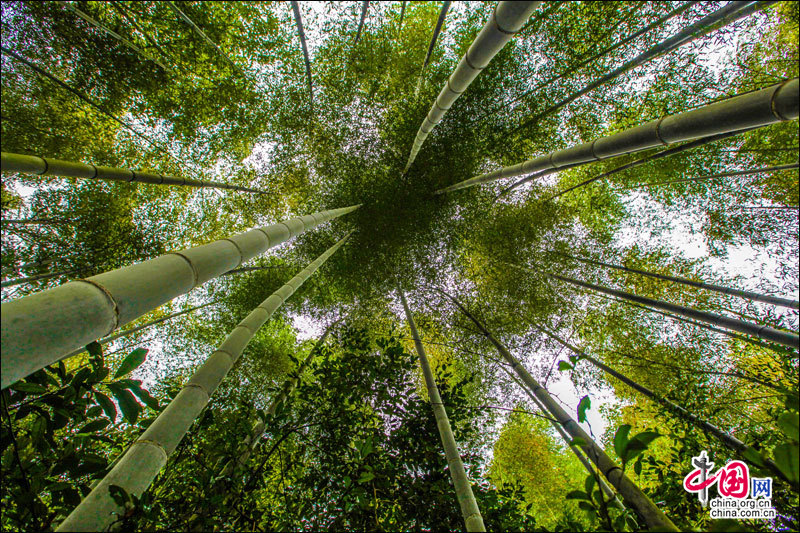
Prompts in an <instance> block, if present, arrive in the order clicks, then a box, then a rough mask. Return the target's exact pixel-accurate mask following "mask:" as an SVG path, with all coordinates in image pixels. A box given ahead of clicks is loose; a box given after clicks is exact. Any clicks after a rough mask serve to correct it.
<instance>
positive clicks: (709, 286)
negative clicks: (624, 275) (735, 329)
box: [557, 252, 800, 309]
mask: <svg viewBox="0 0 800 533" xmlns="http://www.w3.org/2000/svg"><path fill="white" fill-rule="evenodd" d="M557 253H558V255H562V256H564V257H567V258H569V259H573V260H575V261H580V262H581V263H588V264H590V265H597V266H603V267H607V268H613V269H615V270H621V271H623V272H629V273H633V274H639V275H642V276H647V277H650V278H655V279H660V280H664V281H672V282H675V283H680V284H682V285H689V286H690V287H697V288H698V289H705V290H709V291H714V292H720V293H722V294H727V295H730V296H737V297H739V298H746V299H748V300H753V301H756V302H762V303H765V304H771V305H780V306H781V307H789V308H791V309H800V302H798V301H796V300H789V299H787V298H779V297H777V296H770V295H768V294H760V293H757V292H752V291H744V290H741V289H732V288H730V287H723V286H722V285H715V284H713V283H704V282H702V281H692V280H690V279H686V278H679V277H677V276H668V275H666V274H656V273H655V272H647V271H646V270H638V269H636V268H628V267H624V266H620V265H613V264H611V263H604V262H603V261H597V260H595V259H584V258H582V257H576V256H574V255H569V254H565V253H562V252H557Z"/></svg>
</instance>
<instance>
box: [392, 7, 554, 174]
mask: <svg viewBox="0 0 800 533" xmlns="http://www.w3.org/2000/svg"><path fill="white" fill-rule="evenodd" d="M540 3H541V2H508V1H502V2H500V3H498V4H497V7H496V8H495V9H494V11H493V12H492V16H491V19H490V20H489V22H487V23H486V25H485V26H484V27H483V29H482V30H481V32H480V33H479V34H478V36H477V37H475V40H474V41H473V42H472V44H471V45H470V47H469V49H468V50H467V53H466V54H464V57H463V58H461V61H460V62H459V63H458V66H457V67H456V69H455V71H453V74H451V75H450V78H449V79H448V80H447V83H446V84H445V86H444V88H443V89H442V92H441V93H439V96H438V97H437V98H436V101H435V102H434V103H433V107H432V108H431V110H430V112H429V113H428V116H427V117H425V119H424V120H423V121H422V125H421V126H420V127H419V131H417V136H416V138H415V139H414V144H413V145H412V147H411V153H410V154H409V156H408V162H407V163H406V167H405V170H403V173H404V174H405V173H406V172H407V171H408V169H409V168H410V167H411V164H412V163H413V162H414V159H416V157H417V153H418V152H419V149H420V148H421V147H422V143H423V142H425V139H426V138H427V137H428V134H429V133H430V132H431V130H433V128H434V127H435V126H436V125H437V124H438V123H439V122H441V120H442V117H444V114H445V112H446V111H447V110H448V109H450V106H452V105H453V102H455V101H456V100H457V99H458V97H459V96H461V94H462V93H463V92H464V91H466V90H467V87H469V85H470V84H471V83H472V82H473V80H475V78H477V77H478V74H480V72H481V70H483V69H484V68H485V67H486V66H487V65H488V64H489V62H490V61H491V60H492V58H493V57H494V56H495V55H496V54H497V53H498V52H499V51H500V50H501V49H502V48H503V46H505V44H506V43H507V42H508V41H510V40H511V38H512V37H513V36H514V34H516V33H517V32H518V31H519V30H520V29H522V26H524V25H525V22H526V21H527V20H528V18H529V17H530V16H531V13H533V10H534V9H536V8H537V7H538V6H539V4H540Z"/></svg>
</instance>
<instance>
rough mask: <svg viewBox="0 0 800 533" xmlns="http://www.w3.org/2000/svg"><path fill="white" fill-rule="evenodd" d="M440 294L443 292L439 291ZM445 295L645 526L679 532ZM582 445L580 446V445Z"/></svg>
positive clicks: (497, 343) (469, 315) (480, 326)
mask: <svg viewBox="0 0 800 533" xmlns="http://www.w3.org/2000/svg"><path fill="white" fill-rule="evenodd" d="M437 290H439V289H437ZM439 292H441V293H442V294H444V295H445V296H447V297H448V298H450V300H452V301H453V303H454V304H456V306H457V307H458V308H459V309H460V310H461V312H462V313H464V314H465V315H466V316H467V318H469V319H470V320H471V321H472V323H473V324H475V326H476V327H477V328H478V329H479V330H480V331H481V333H483V335H484V336H485V337H486V338H487V339H488V340H489V342H491V343H492V344H493V345H494V347H495V348H496V349H497V351H498V353H499V354H500V355H501V356H502V357H503V359H505V360H506V361H507V362H508V364H509V365H511V368H512V369H513V370H514V371H515V372H516V373H517V375H518V376H519V377H520V379H521V380H522V382H523V383H525V385H527V386H528V387H529V388H530V390H531V392H533V394H535V395H536V397H537V398H538V399H539V402H541V404H542V405H543V406H544V407H545V408H546V409H547V411H548V412H549V413H550V415H551V416H553V417H554V418H555V419H556V420H558V422H559V424H561V427H563V428H564V430H565V431H566V432H567V433H569V435H570V436H571V437H572V438H573V440H575V439H580V441H582V443H581V444H580V448H581V449H582V450H583V452H584V453H585V454H586V456H587V457H588V458H589V459H591V461H592V462H593V463H594V464H595V466H596V467H597V468H598V469H599V470H600V472H602V473H603V475H604V476H605V477H606V479H607V480H608V481H609V482H610V483H611V485H612V486H613V487H614V488H615V489H617V492H619V493H620V494H621V495H622V497H623V498H624V499H625V500H626V501H627V502H628V503H629V506H630V507H631V508H632V509H634V510H635V511H636V512H637V513H639V515H641V517H642V518H643V519H644V522H645V524H647V527H648V528H650V529H658V530H660V531H678V528H676V527H675V524H673V523H672V521H671V520H670V519H669V518H667V516H666V515H665V514H664V513H663V512H662V511H661V509H659V508H658V507H656V505H655V504H654V503H653V501H652V500H651V499H650V498H648V497H647V495H646V494H645V493H644V492H642V491H641V489H639V487H637V486H636V485H635V484H634V483H633V481H631V480H630V479H629V478H628V476H626V475H625V473H624V472H623V471H622V469H621V468H620V467H618V466H617V465H616V464H615V463H614V461H612V460H611V458H610V457H609V456H608V455H607V454H606V452H605V451H604V450H603V449H602V448H601V447H600V446H598V445H597V444H596V443H595V442H594V440H592V438H591V437H590V436H589V435H588V434H587V433H586V432H585V431H584V430H583V429H582V428H581V427H580V426H579V425H578V423H577V422H575V420H573V419H572V417H571V416H570V415H569V414H567V412H566V411H565V410H564V409H563V408H562V407H561V405H560V404H559V403H558V402H556V401H555V400H554V399H553V397H552V396H550V393H549V392H547V390H545V388H544V387H542V386H541V385H540V384H539V382H537V381H536V380H535V379H534V378H533V376H531V375H530V374H529V373H528V371H527V370H525V368H523V367H522V365H520V363H519V361H518V360H517V358H516V357H514V356H513V355H511V352H509V351H508V349H507V348H506V347H505V346H504V345H503V344H502V343H501V342H500V341H498V340H497V339H495V338H494V336H493V335H492V334H491V333H490V332H489V330H487V329H486V327H485V326H484V325H483V324H482V323H481V322H480V321H479V320H478V319H477V318H475V317H474V316H473V315H472V313H470V312H469V311H468V310H467V309H466V308H465V307H464V306H463V305H462V304H461V303H460V302H458V300H456V299H455V298H454V297H453V296H450V295H449V294H447V293H446V292H444V291H442V290H439ZM580 441H579V442H580Z"/></svg>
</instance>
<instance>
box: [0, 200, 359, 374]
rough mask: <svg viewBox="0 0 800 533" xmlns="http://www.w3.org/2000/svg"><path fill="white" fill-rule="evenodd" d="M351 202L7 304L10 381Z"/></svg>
mask: <svg viewBox="0 0 800 533" xmlns="http://www.w3.org/2000/svg"><path fill="white" fill-rule="evenodd" d="M358 207H359V206H350V207H344V208H340V209H333V210H330V211H322V212H319V213H314V214H312V215H305V216H302V217H298V218H293V219H290V220H287V221H286V222H279V223H277V224H273V225H271V226H267V227H265V228H256V229H253V230H250V231H248V232H245V233H242V234H239V235H235V236H233V237H231V238H228V239H221V240H219V241H215V242H212V243H209V244H204V245H201V246H197V247H194V248H188V249H185V250H181V251H179V252H170V253H167V254H165V255H162V256H160V257H156V258H155V259H150V260H148V261H144V262H143V263H138V264H135V265H131V266H128V267H124V268H120V269H117V270H112V271H111V272H105V273H103V274H99V275H97V276H92V277H90V278H87V279H83V280H77V281H72V282H69V283H66V284H64V285H61V286H59V287H56V288H54V289H49V290H46V291H42V292H38V293H36V294H32V295H30V296H26V297H24V298H20V299H17V300H13V301H11V302H8V303H4V304H2V307H0V309H2V325H0V329H1V330H2V358H1V359H0V362H1V363H2V381H1V385H2V388H5V387H7V386H9V385H11V384H12V383H14V382H16V381H17V380H19V379H22V378H24V377H25V376H27V375H29V374H31V373H33V372H35V371H37V370H39V369H41V368H43V367H45V366H47V365H49V364H52V363H54V362H56V361H58V360H59V359H61V357H62V356H64V354H67V353H70V352H71V351H72V350H75V349H77V348H80V347H82V346H85V345H86V344H88V343H90V342H92V341H94V340H96V339H99V338H101V337H104V336H106V335H109V334H110V333H111V332H113V331H114V330H115V329H117V328H118V327H119V326H122V325H124V324H127V323H128V322H130V321H132V320H134V319H136V318H138V317H140V316H142V315H143V314H145V313H147V312H149V311H152V310H153V309H155V308H156V307H158V306H160V305H162V304H164V303H165V302H168V301H170V300H172V299H173V298H175V297H176V296H180V295H181V294H186V293H187V292H189V291H190V290H192V289H193V288H194V287H197V286H198V285H202V284H203V283H205V282H206V281H208V280H210V279H213V278H215V277H217V276H219V275H220V274H222V273H224V272H227V271H228V270H231V269H234V268H236V267H238V266H239V265H241V264H242V263H244V262H245V261H249V260H250V259H252V258H253V257H256V256H257V255H260V254H262V253H264V252H265V251H266V250H268V249H269V248H271V247H273V246H277V245H278V244H280V243H282V242H285V241H287V240H289V239H291V238H293V237H295V236H297V235H299V234H300V233H302V232H303V231H306V230H308V229H311V228H313V227H315V226H317V225H318V224H322V223H323V222H327V221H328V220H332V219H334V218H337V217H339V216H341V215H345V214H347V213H350V212H351V211H354V210H356V209H357V208H358Z"/></svg>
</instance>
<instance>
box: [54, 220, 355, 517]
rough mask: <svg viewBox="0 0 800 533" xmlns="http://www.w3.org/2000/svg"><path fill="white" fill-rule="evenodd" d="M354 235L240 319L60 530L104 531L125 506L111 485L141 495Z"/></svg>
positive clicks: (333, 247) (342, 241) (319, 258)
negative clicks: (245, 356) (225, 383)
mask: <svg viewBox="0 0 800 533" xmlns="http://www.w3.org/2000/svg"><path fill="white" fill-rule="evenodd" d="M349 236H350V234H348V235H347V236H345V237H344V238H343V239H341V240H339V242H337V243H336V244H334V245H333V246H331V247H330V248H328V249H327V250H326V251H325V252H324V253H323V254H322V255H321V256H319V257H318V258H317V259H315V260H314V261H313V262H312V263H311V264H310V265H308V266H307V267H306V268H305V269H304V270H302V271H301V272H300V273H299V274H297V275H296V276H295V277H293V278H292V279H291V280H289V282H288V283H286V284H285V285H284V286H283V287H281V288H280V289H278V290H277V291H275V292H274V293H272V295H271V296H269V297H268V298H267V299H266V300H264V301H263V302H261V305H259V306H258V307H256V308H255V309H254V310H253V311H252V312H250V314H249V315H247V317H245V319H244V320H242V321H241V322H239V325H238V326H236V328H234V330H233V331H232V332H231V333H230V334H228V336H227V337H226V338H225V340H224V341H223V343H222V344H221V345H220V347H219V349H217V351H215V352H214V353H212V354H211V356H210V357H209V358H208V359H206V361H205V363H203V365H202V366H201V367H200V368H199V369H197V371H196V372H195V373H194V375H193V376H192V378H191V379H190V380H189V382H188V383H187V384H186V385H185V386H184V387H183V388H182V389H181V391H180V392H179V393H178V395H177V396H175V399H174V400H172V402H171V403H170V404H169V405H168V406H167V408H166V409H164V410H163V411H162V412H161V414H160V415H158V417H157V418H156V419H155V421H154V422H153V423H152V424H151V425H150V426H148V428H147V429H146V430H145V432H144V433H143V434H142V435H141V436H140V437H139V438H138V439H137V440H136V441H135V442H134V443H133V445H131V447H130V448H129V449H128V451H127V452H126V453H125V454H124V455H123V456H122V457H121V458H120V460H119V461H118V462H117V464H116V466H114V468H113V469H112V470H111V471H110V472H109V473H108V474H107V475H106V476H105V477H104V478H103V480H102V481H101V482H100V483H99V484H98V485H97V486H96V487H95V488H94V489H93V490H92V492H91V493H90V494H89V495H88V496H86V498H84V500H83V501H82V502H81V503H80V505H78V507H76V508H75V510H73V511H72V513H70V515H69V516H68V517H67V518H66V520H64V522H62V523H61V525H60V526H59V527H58V529H57V531H104V530H105V529H106V528H107V527H108V525H109V524H111V522H113V521H114V520H115V518H116V515H114V514H112V513H118V512H120V510H121V509H120V507H119V506H118V505H117V504H116V503H115V502H114V499H113V498H112V497H111V493H110V491H109V488H110V486H111V485H117V486H119V487H122V488H123V489H124V490H125V491H126V492H127V493H128V494H133V495H136V496H140V495H141V494H142V493H143V492H144V491H145V490H147V488H148V487H149V486H150V483H152V481H153V478H155V476H156V474H158V472H159V471H160V470H161V468H162V467H163V466H164V465H165V464H166V462H167V458H168V457H169V455H170V454H171V453H172V452H173V451H174V450H175V448H176V447H177V446H178V444H179V443H180V441H181V439H182V438H183V436H184V435H185V434H186V432H187V431H189V428H190V427H191V425H192V423H193V422H194V420H195V418H197V416H198V415H199V414H200V413H201V412H202V410H203V408H204V407H205V406H206V404H208V401H209V399H210V397H211V395H212V394H213V393H214V391H215V390H216V389H217V387H218V386H219V384H220V382H221V381H222V380H223V379H224V378H225V375H226V374H227V373H228V371H230V369H231V368H232V367H233V365H234V364H235V363H236V361H237V359H238V358H239V357H240V356H241V354H242V352H243V351H244V349H245V347H246V346H247V344H248V343H249V342H250V340H251V339H252V338H253V336H254V335H255V333H256V332H257V331H258V329H259V328H260V327H261V326H263V325H264V323H265V322H266V321H267V320H269V318H270V317H271V316H272V315H273V313H275V311H276V310H277V309H278V307H280V305H281V304H282V303H283V302H285V301H286V299H287V298H289V297H290V296H291V295H292V294H293V293H294V291H296V290H297V289H298V288H299V287H300V286H301V285H302V284H303V282H305V281H306V280H307V279H308V278H309V277H310V276H311V275H312V274H313V273H314V272H315V271H316V270H317V269H318V268H319V267H320V265H322V264H323V263H324V262H325V261H326V260H327V259H328V258H329V257H330V256H331V255H332V254H333V253H334V252H336V250H338V249H339V248H340V247H341V246H342V245H343V244H344V242H345V241H346V240H347V238H348V237H349Z"/></svg>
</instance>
